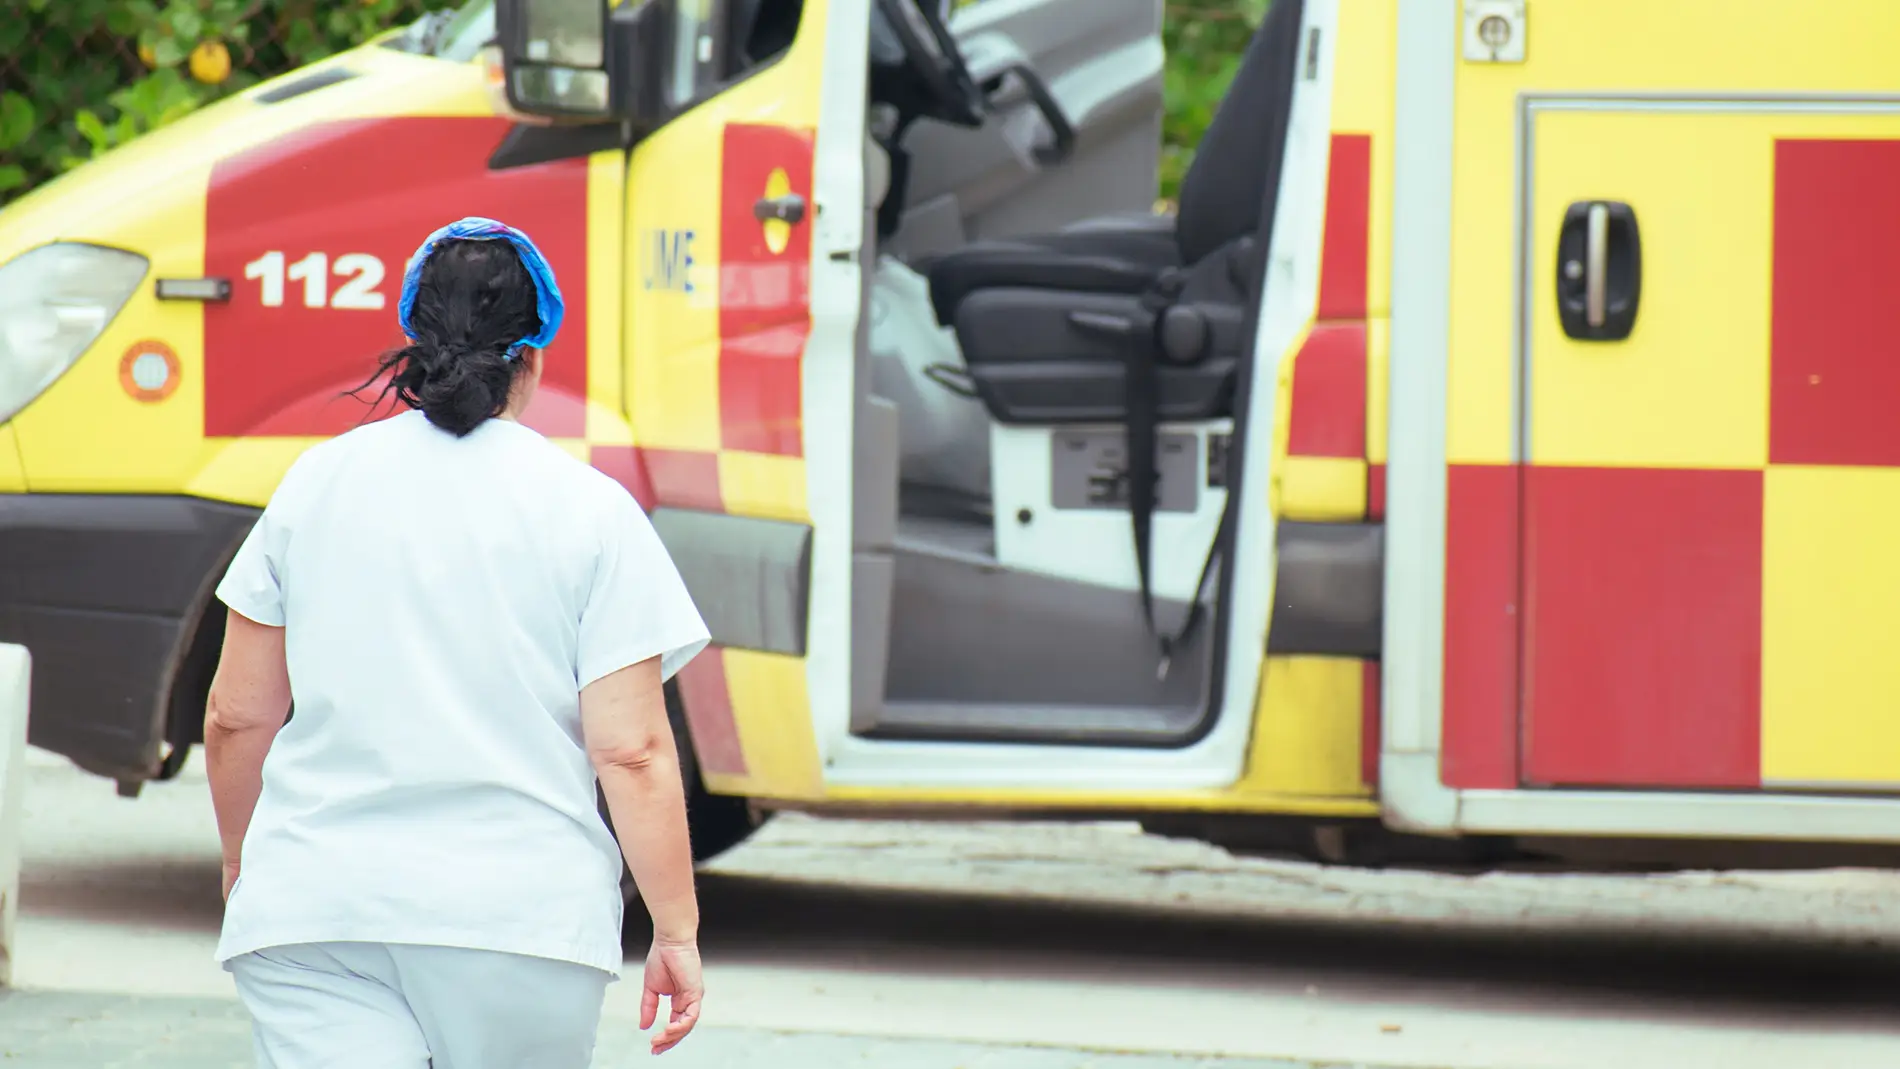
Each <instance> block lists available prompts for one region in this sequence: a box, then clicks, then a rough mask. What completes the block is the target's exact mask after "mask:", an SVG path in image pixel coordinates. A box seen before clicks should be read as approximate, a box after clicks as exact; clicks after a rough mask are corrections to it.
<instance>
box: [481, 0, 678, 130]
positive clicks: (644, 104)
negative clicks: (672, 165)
mask: <svg viewBox="0 0 1900 1069" xmlns="http://www.w3.org/2000/svg"><path fill="white" fill-rule="evenodd" d="M667 8H668V2H667V0H621V2H620V3H618V4H616V5H615V6H612V7H610V6H609V0H497V3H496V6H495V31H496V33H495V36H496V43H497V44H498V45H499V46H500V49H501V56H502V77H503V81H504V85H505V89H506V93H507V100H508V106H509V108H511V109H513V110H515V111H518V112H520V113H522V114H524V115H538V116H543V117H546V118H550V119H569V120H579V121H602V120H616V119H617V120H627V121H632V122H635V123H642V122H644V121H646V120H649V119H651V118H652V117H654V116H655V115H657V113H658V110H659V93H660V88H661V85H662V82H661V78H662V76H663V72H662V71H661V70H660V69H659V68H660V66H661V64H660V62H659V58H660V57H659V56H658V55H657V53H658V51H659V48H658V46H659V44H660V43H661V42H662V41H663V40H664V37H663V34H662V31H663V29H664V26H663V23H664V21H665V19H666V16H667Z"/></svg>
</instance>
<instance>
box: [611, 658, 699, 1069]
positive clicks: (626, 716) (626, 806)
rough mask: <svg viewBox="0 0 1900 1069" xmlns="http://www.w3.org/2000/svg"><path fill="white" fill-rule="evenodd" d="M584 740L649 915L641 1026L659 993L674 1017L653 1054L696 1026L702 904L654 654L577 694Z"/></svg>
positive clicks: (654, 1010)
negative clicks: (650, 926) (696, 890)
mask: <svg viewBox="0 0 1900 1069" xmlns="http://www.w3.org/2000/svg"><path fill="white" fill-rule="evenodd" d="M581 734H582V736H583V737H584V738H585V740H586V743H587V756H588V757H589V758H590V759H591V760H592V761H593V764H594V770H595V772H596V774H598V775H599V776H600V789H601V793H602V794H605V795H606V796H607V812H608V813H609V814H610V815H611V816H612V817H613V822H614V831H615V832H616V833H617V834H618V836H619V838H620V851H621V853H622V854H624V855H626V858H627V868H628V869H629V870H630V871H631V872H632V873H633V882H634V883H635V884H637V885H638V886H639V888H640V897H641V898H642V899H643V900H644V901H645V902H646V907H647V912H648V913H650V914H652V915H653V949H652V951H651V952H650V953H649V954H648V955H647V965H646V980H645V984H646V986H645V990H644V991H643V992H642V994H641V999H640V1027H641V1028H651V1027H652V1026H653V1022H654V1020H655V1019H656V1017H657V1015H658V1012H659V1004H660V997H661V996H662V995H665V996H667V998H668V1000H669V1002H670V1007H669V1008H670V1010H671V1012H670V1013H669V1014H668V1019H667V1021H666V1027H665V1029H664V1030H663V1031H662V1032H661V1033H659V1034H658V1035H655V1036H654V1037H653V1052H654V1053H655V1054H658V1053H661V1052H663V1051H666V1050H670V1049H672V1048H673V1047H674V1046H675V1045H676V1044H678V1043H679V1041H680V1040H682V1039H685V1038H686V1034H687V1033H688V1032H691V1031H692V1030H693V1025H695V1024H696V1023H698V1021H699V1006H700V1000H701V999H702V998H703V997H704V983H703V981H702V980H701V979H700V969H699V900H698V898H697V897H696V896H695V894H694V892H693V848H692V843H691V840H690V839H689V838H688V837H687V832H686V787H685V784H684V783H683V782H682V780H681V777H680V763H679V750H678V749H677V748H676V746H675V744H674V741H673V727H672V725H671V724H670V723H668V722H667V718H666V694H665V691H664V690H663V689H662V688H661V685H660V662H659V659H658V658H653V659H650V660H646V661H642V662H640V663H639V664H636V665H630V666H628V667H626V668H622V669H621V670H619V671H618V672H614V673H612V674H610V675H606V676H603V677H601V678H600V679H598V680H596V681H594V682H593V683H590V684H588V686H587V687H586V689H584V690H582V691H581Z"/></svg>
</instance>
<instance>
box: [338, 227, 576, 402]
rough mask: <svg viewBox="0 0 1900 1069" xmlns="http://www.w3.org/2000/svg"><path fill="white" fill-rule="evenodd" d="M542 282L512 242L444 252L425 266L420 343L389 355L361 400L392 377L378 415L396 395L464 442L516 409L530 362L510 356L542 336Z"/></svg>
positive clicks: (419, 300) (462, 244)
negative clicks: (538, 302)
mask: <svg viewBox="0 0 1900 1069" xmlns="http://www.w3.org/2000/svg"><path fill="white" fill-rule="evenodd" d="M535 296H536V291H535V287H534V279H533V278H532V277H531V276H529V274H528V269H527V268H526V267H525V266H523V265H522V262H521V256H520V254H518V253H516V252H515V250H514V247H513V246H511V245H509V244H508V243H507V242H505V241H477V240H456V241H445V242H443V243H442V244H440V245H438V246H436V248H435V250H434V251H433V252H432V253H431V254H430V255H429V259H428V261H427V262H425V263H424V264H423V265H422V277H421V278H420V279H419V280H418V282H417V286H416V300H415V306H414V307H413V308H412V309H411V310H410V313H409V329H410V330H411V331H413V332H414V334H415V337H414V339H413V340H412V341H411V342H410V343H409V344H408V345H406V346H404V347H402V348H400V349H394V350H391V351H390V352H387V353H385V354H383V356H382V357H381V358H380V359H379V360H378V361H377V367H376V373H375V374H374V375H371V376H370V378H369V381H368V382H365V383H364V384H363V385H362V386H359V387H357V389H356V390H355V391H354V392H355V393H356V394H358V395H360V394H361V393H362V392H363V391H364V390H366V389H368V388H369V387H370V386H371V385H373V384H374V383H375V382H376V380H377V379H380V378H383V377H384V376H388V381H387V382H386V383H384V385H383V389H382V392H381V393H379V394H378V395H377V397H376V404H375V406H374V407H373V408H372V409H371V411H372V412H374V411H375V408H379V407H381V405H382V402H383V400H384V399H385V398H387V397H388V396H389V395H390V393H392V392H393V393H394V394H395V395H396V400H398V401H400V402H402V403H403V404H405V405H408V406H409V407H410V408H419V409H421V410H422V414H423V415H424V416H426V417H428V420H429V422H430V423H433V424H435V425H436V426H437V427H440V428H442V429H443V430H445V431H447V432H449V433H450V434H453V435H455V436H456V437H457V438H460V437H462V436H464V435H466V434H468V433H469V432H470V431H472V430H474V429H475V428H476V427H479V426H481V425H482V423H484V422H485V421H487V420H489V419H491V418H493V417H495V416H498V415H500V414H501V413H502V411H503V410H504V409H506V408H507V407H508V397H509V394H510V392H511V391H512V390H513V389H514V384H515V378H516V376H518V375H520V374H521V371H522V369H523V367H524V366H525V361H523V360H522V358H521V354H520V353H516V354H515V356H514V358H513V359H510V358H509V356H508V350H509V349H510V348H511V347H513V346H514V345H515V344H516V343H517V342H519V341H521V339H523V338H530V337H533V336H534V335H535V334H536V333H537V332H538V331H539V330H540V329H541V316H540V313H539V312H537V311H536V310H535Z"/></svg>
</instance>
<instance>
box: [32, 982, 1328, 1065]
mask: <svg viewBox="0 0 1900 1069" xmlns="http://www.w3.org/2000/svg"><path fill="white" fill-rule="evenodd" d="M649 1057H650V1056H649V1055H648V1054H647V1045H646V1041H645V1039H643V1038H642V1037H641V1035H640V1033H639V1031H638V1029H635V1028H634V1027H632V1025H630V1024H629V1023H628V1022H626V1021H609V1022H608V1023H607V1025H606V1026H605V1027H604V1028H603V1029H602V1030H601V1036H600V1042H599V1046H598V1047H597V1048H596V1057H595V1059H594V1065H595V1069H614V1067H622V1066H633V1065H652V1064H654V1063H653V1062H651V1061H649V1060H647V1059H648V1058H649ZM0 1063H4V1064H5V1065H6V1066H7V1069H132V1067H138V1069H251V1067H252V1065H253V1062H252V1061H251V1047H250V1024H249V1022H248V1020H247V1019H246V1018H245V1016H244V1011H243V1010H242V1009H241V1008H240V1007H238V1006H237V1005H236V1004H235V1003H233V1002H231V1001H229V1000H227V999H204V998H164V997H140V996H136V995H96V994H70V993H64V992H28V993H15V994H12V995H7V994H5V993H0ZM659 1064H661V1065H664V1066H666V1067H667V1069H712V1067H715V1066H717V1067H722V1069H723V1067H739V1066H747V1067H752V1066H770V1067H772V1069H853V1067H856V1066H865V1067H867V1069H868V1067H872V1066H875V1067H877V1069H1213V1067H1215V1066H1219V1067H1221V1069H1309V1067H1310V1066H1311V1063H1299V1064H1296V1063H1293V1062H1286V1061H1272V1062H1268V1061H1258V1060H1225V1059H1221V1060H1214V1059H1201V1058H1192V1057H1169V1056H1166V1055H1142V1054H1115V1053H1096V1052H1087V1051H1078V1050H1063V1049H1051V1048H1035V1047H1021V1046H1002V1045H997V1044H977V1043H955V1042H945V1041H942V1040H927V1039H880V1038H864V1037H856V1036H836V1035H823V1034H798V1033H786V1032H768V1031H763V1030H760V1029H749V1028H707V1029H703V1030H701V1031H699V1032H696V1033H695V1034H694V1035H693V1036H692V1037H691V1039H689V1040H688V1041H687V1042H686V1043H684V1044H681V1045H680V1047H679V1048H678V1049H677V1050H675V1051H673V1052H672V1053H669V1054H668V1055H667V1056H666V1060H665V1061H664V1062H661V1063H659Z"/></svg>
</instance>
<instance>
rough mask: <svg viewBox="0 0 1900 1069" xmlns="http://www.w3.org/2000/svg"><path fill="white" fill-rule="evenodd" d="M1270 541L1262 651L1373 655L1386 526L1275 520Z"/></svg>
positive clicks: (1378, 637)
mask: <svg viewBox="0 0 1900 1069" xmlns="http://www.w3.org/2000/svg"><path fill="white" fill-rule="evenodd" d="M1275 542H1276V543H1277V547H1276V558H1275V559H1276V560H1277V562H1278V567H1277V568H1276V569H1275V572H1274V582H1273V618H1272V622H1271V623H1270V624H1269V626H1268V629H1267V652H1268V653H1279V654H1316V655H1325V656H1334V657H1365V658H1376V657H1378V656H1379V651H1380V649H1381V646H1382V645H1383V636H1384V624H1385V525H1383V524H1377V523H1288V522H1285V521H1282V522H1281V523H1280V525H1279V527H1278V529H1277V535H1276V538H1275Z"/></svg>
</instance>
